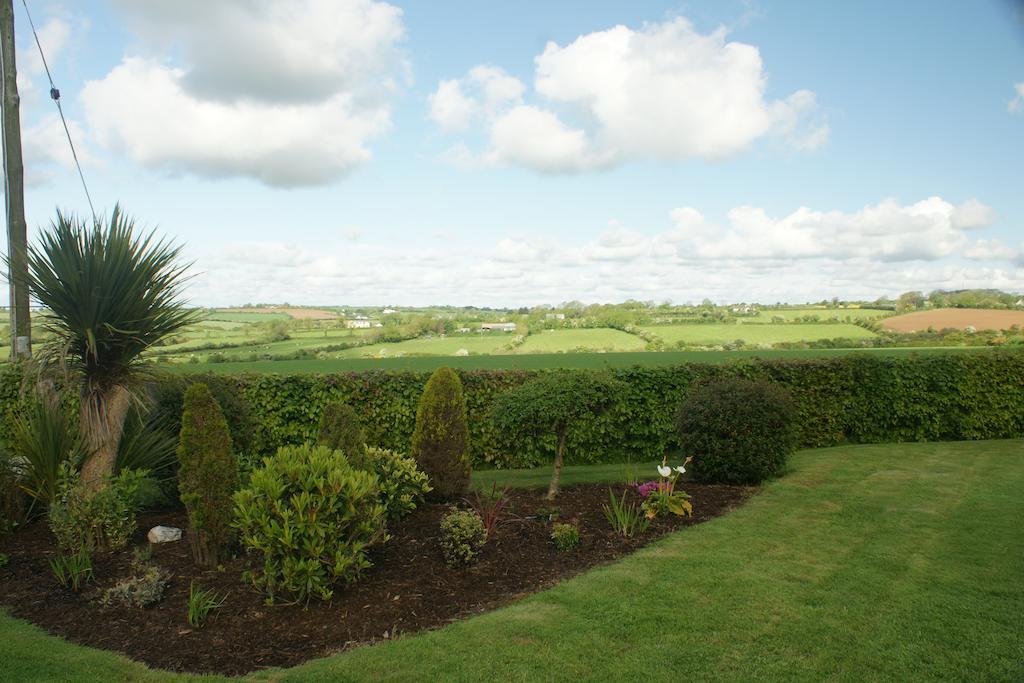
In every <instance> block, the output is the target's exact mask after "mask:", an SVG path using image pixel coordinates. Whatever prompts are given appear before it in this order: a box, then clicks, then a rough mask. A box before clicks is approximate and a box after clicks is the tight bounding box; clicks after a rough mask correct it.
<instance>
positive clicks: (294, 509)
mask: <svg viewBox="0 0 1024 683" xmlns="http://www.w3.org/2000/svg"><path fill="white" fill-rule="evenodd" d="M234 501H235V522H234V524H235V528H237V529H238V531H239V532H240V535H241V540H242V544H243V545H244V546H245V547H246V548H247V549H248V550H250V551H252V552H256V553H260V554H261V555H262V556H263V567H262V569H260V570H258V571H253V572H248V577H249V578H250V579H251V580H252V582H253V585H254V586H256V588H258V589H260V590H262V591H264V592H265V593H266V594H267V598H268V600H269V601H270V602H273V601H274V600H275V598H276V597H277V596H279V595H286V596H288V597H291V598H294V600H295V601H296V602H298V601H303V600H304V601H306V602H307V603H308V602H309V600H310V599H311V598H313V597H317V598H320V599H322V600H329V599H330V598H331V596H332V595H333V594H334V591H333V588H332V587H333V586H334V584H335V583H337V582H338V581H342V582H345V583H351V582H353V581H356V580H357V579H358V578H359V575H360V573H361V572H362V571H363V570H364V569H366V568H367V567H369V566H370V560H369V559H368V558H367V556H366V553H367V550H368V549H369V547H370V546H371V545H373V544H374V543H379V542H383V541H385V540H387V535H386V534H385V531H384V520H385V507H384V504H383V503H382V502H381V501H380V487H379V484H378V481H377V475H375V474H372V473H370V472H365V471H363V470H358V469H355V468H353V467H352V466H351V465H350V464H349V462H348V460H347V459H346V458H345V454H344V453H342V452H341V451H334V450H331V449H329V448H326V447H324V446H308V445H307V446H284V447H282V448H281V449H280V450H278V452H277V454H276V455H275V456H273V457H271V458H267V459H266V460H264V462H263V465H262V467H259V468H257V469H256V470H255V471H253V473H252V476H251V477H250V479H249V485H248V486H247V487H246V488H243V489H242V490H241V491H239V492H238V493H236V494H235V496H234Z"/></svg>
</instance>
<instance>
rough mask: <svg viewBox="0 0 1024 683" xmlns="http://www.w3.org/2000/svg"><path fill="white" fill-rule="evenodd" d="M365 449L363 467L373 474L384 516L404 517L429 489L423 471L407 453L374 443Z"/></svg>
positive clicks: (390, 517)
mask: <svg viewBox="0 0 1024 683" xmlns="http://www.w3.org/2000/svg"><path fill="white" fill-rule="evenodd" d="M365 453H366V455H365V461H366V463H367V467H366V468H364V469H366V470H367V471H368V472H373V473H374V474H376V475H377V479H378V480H379V482H380V500H381V502H382V503H384V508H385V510H386V511H387V516H388V519H390V520H398V519H401V518H402V517H405V516H406V515H408V514H409V513H410V512H412V511H413V510H415V509H416V506H417V505H418V504H419V503H420V501H422V500H423V498H424V496H426V495H427V494H428V493H430V491H431V488H430V482H429V481H428V479H427V475H426V474H424V473H423V472H422V471H420V468H418V467H416V461H415V460H413V459H412V458H410V457H409V456H407V455H402V454H401V453H396V452H395V451H392V450H389V449H387V448H377V447H375V446H366V447H365Z"/></svg>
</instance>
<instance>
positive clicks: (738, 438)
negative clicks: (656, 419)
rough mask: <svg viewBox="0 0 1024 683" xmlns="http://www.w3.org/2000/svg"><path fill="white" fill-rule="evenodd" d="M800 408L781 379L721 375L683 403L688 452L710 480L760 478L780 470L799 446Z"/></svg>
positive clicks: (682, 439) (698, 471) (757, 480)
mask: <svg viewBox="0 0 1024 683" xmlns="http://www.w3.org/2000/svg"><path fill="white" fill-rule="evenodd" d="M794 419H795V411H794V407H793V400H792V398H790V395H789V392H787V391H786V390H785V389H783V388H782V387H780V386H778V385H777V384H771V383H769V382H765V381H751V380H745V379H736V378H729V379H721V380H717V381H714V382H708V383H706V384H703V385H700V386H698V387H697V388H695V389H694V390H693V391H691V392H690V394H689V395H688V396H687V397H686V399H685V400H684V401H683V403H682V405H681V406H680V409H679V415H678V418H677V425H678V429H679V441H680V445H681V446H682V448H683V452H684V453H686V454H688V455H692V456H693V458H694V472H695V474H696V476H697V477H698V478H700V479H701V480H702V481H705V482H714V483H723V484H759V483H761V482H762V481H764V480H765V479H767V478H768V477H773V476H776V475H778V474H780V473H781V472H782V470H783V468H784V467H785V465H786V458H787V457H788V456H789V454H790V453H792V452H793V450H795V448H796V433H795V425H794Z"/></svg>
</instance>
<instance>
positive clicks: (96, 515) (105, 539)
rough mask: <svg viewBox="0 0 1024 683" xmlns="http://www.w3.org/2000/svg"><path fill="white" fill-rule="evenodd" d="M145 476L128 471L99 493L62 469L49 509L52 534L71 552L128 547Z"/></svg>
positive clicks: (65, 468) (68, 471) (65, 469)
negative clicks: (55, 496) (140, 488)
mask: <svg viewBox="0 0 1024 683" xmlns="http://www.w3.org/2000/svg"><path fill="white" fill-rule="evenodd" d="M145 477H146V473H145V472H139V471H136V470H126V471H124V472H121V473H120V474H119V475H117V476H116V477H114V478H112V479H111V480H110V483H108V484H107V485H106V486H103V487H101V488H100V489H99V490H98V491H95V492H93V491H90V490H89V489H87V488H86V487H85V486H83V485H82V482H81V478H80V476H79V474H78V472H76V471H75V470H74V469H72V468H71V467H70V466H69V465H67V464H65V465H62V466H61V468H60V475H59V478H58V485H57V500H55V501H54V502H53V504H52V505H51V506H50V511H49V515H50V530H51V531H53V535H54V536H56V537H57V542H58V543H59V544H60V546H61V547H62V548H64V549H65V550H68V551H69V552H78V551H79V550H82V549H83V548H84V549H85V550H87V551H89V552H93V551H96V550H117V549H118V548H123V547H124V546H125V545H127V544H128V539H129V538H131V535H132V533H134V532H135V526H136V521H135V515H136V513H137V512H138V491H139V485H140V483H141V482H142V480H143V479H145Z"/></svg>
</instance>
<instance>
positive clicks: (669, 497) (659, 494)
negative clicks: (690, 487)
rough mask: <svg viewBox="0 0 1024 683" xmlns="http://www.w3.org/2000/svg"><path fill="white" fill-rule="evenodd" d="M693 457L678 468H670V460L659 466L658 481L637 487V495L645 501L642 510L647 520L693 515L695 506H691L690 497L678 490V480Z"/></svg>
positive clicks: (665, 460) (664, 460)
mask: <svg viewBox="0 0 1024 683" xmlns="http://www.w3.org/2000/svg"><path fill="white" fill-rule="evenodd" d="M691 460H693V457H692V456H691V457H689V458H687V459H686V460H684V461H683V464H681V465H679V466H677V467H669V465H668V458H665V459H663V460H662V461H661V464H660V465H658V476H659V479H658V480H657V481H649V482H646V483H644V484H641V485H639V486H638V487H637V493H638V494H640V497H642V498H643V499H644V502H643V504H642V505H641V506H640V508H641V509H642V510H643V511H644V514H645V515H646V516H647V519H654V518H655V517H657V516H659V515H666V514H669V513H672V514H674V515H679V516H683V515H686V516H690V515H692V514H693V505H691V504H690V501H689V498H690V496H689V495H687V493H686V492H685V491H683V490H679V491H677V490H676V480H677V479H678V478H679V475H681V474H685V473H686V466H687V465H688V464H690V461H691Z"/></svg>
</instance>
